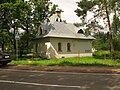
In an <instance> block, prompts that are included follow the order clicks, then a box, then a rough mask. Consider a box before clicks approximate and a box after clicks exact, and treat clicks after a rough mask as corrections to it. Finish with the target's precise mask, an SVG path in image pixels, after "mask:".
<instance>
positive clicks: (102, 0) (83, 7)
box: [75, 0, 120, 59]
mask: <svg viewBox="0 0 120 90" xmlns="http://www.w3.org/2000/svg"><path fill="white" fill-rule="evenodd" d="M119 3H120V1H119V0H82V1H80V2H77V4H78V7H79V8H78V9H77V10H76V11H75V12H76V13H77V16H79V17H80V18H81V19H82V21H83V22H82V23H83V24H82V25H84V26H86V27H88V25H89V24H90V25H92V24H93V23H94V24H93V25H92V27H93V26H94V27H93V28H95V27H96V25H95V23H96V22H97V24H98V25H100V23H98V22H99V20H100V19H103V22H104V24H105V25H107V26H108V29H109V45H110V53H111V59H114V48H113V41H112V28H111V21H110V15H111V14H113V11H114V10H116V11H117V13H118V14H119V7H120V5H119ZM88 12H92V14H94V15H93V18H91V19H90V20H86V18H87V13H88ZM98 25H97V26H98ZM88 30H89V28H88Z"/></svg>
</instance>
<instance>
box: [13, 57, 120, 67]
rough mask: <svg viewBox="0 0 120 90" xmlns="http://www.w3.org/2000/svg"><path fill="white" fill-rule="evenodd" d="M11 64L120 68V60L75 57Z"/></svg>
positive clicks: (21, 60)
mask: <svg viewBox="0 0 120 90" xmlns="http://www.w3.org/2000/svg"><path fill="white" fill-rule="evenodd" d="M11 64H19V65H36V66H120V60H116V61H112V60H110V59H106V61H104V59H96V58H94V57H80V58H78V57H75V58H61V59H49V60H48V59H41V58H31V59H19V60H13V61H12V62H11Z"/></svg>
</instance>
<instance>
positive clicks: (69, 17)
mask: <svg viewBox="0 0 120 90" xmlns="http://www.w3.org/2000/svg"><path fill="white" fill-rule="evenodd" d="M50 1H51V2H53V4H57V5H58V8H59V9H62V10H63V11H64V12H62V14H61V15H62V16H61V17H62V19H63V20H66V21H67V22H68V23H76V22H80V19H79V17H77V15H76V13H75V12H74V11H75V10H76V9H77V4H76V2H78V1H80V0H50Z"/></svg>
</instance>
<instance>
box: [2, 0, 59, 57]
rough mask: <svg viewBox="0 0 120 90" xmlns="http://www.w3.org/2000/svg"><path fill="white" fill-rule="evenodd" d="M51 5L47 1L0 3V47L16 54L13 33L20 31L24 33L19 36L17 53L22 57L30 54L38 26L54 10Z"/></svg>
mask: <svg viewBox="0 0 120 90" xmlns="http://www.w3.org/2000/svg"><path fill="white" fill-rule="evenodd" d="M51 5H52V3H51V2H50V1H49V0H30V1H28V2H25V1H24V0H2V1H0V32H1V33H0V47H3V46H4V47H5V48H6V47H7V48H9V49H12V51H14V53H16V40H15V32H16V31H17V30H18V29H22V30H24V33H22V34H20V38H21V39H20V41H19V44H18V47H19V49H20V50H19V51H20V52H19V53H20V55H21V56H22V54H24V53H26V52H27V53H28V52H30V51H31V49H32V43H31V40H32V39H33V38H34V37H35V36H36V33H37V31H38V28H39V26H40V24H41V23H42V22H43V21H44V20H45V19H46V18H48V17H49V16H50V15H52V14H53V13H54V11H55V10H56V7H57V5H52V6H51ZM3 35H4V36H3ZM6 38H7V39H6ZM3 39H4V40H3ZM5 41H6V42H5ZM2 42H4V44H3V43H2ZM8 42H9V43H8Z"/></svg>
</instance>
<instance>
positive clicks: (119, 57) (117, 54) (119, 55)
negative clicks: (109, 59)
mask: <svg viewBox="0 0 120 90" xmlns="http://www.w3.org/2000/svg"><path fill="white" fill-rule="evenodd" d="M115 59H120V52H119V51H115Z"/></svg>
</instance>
